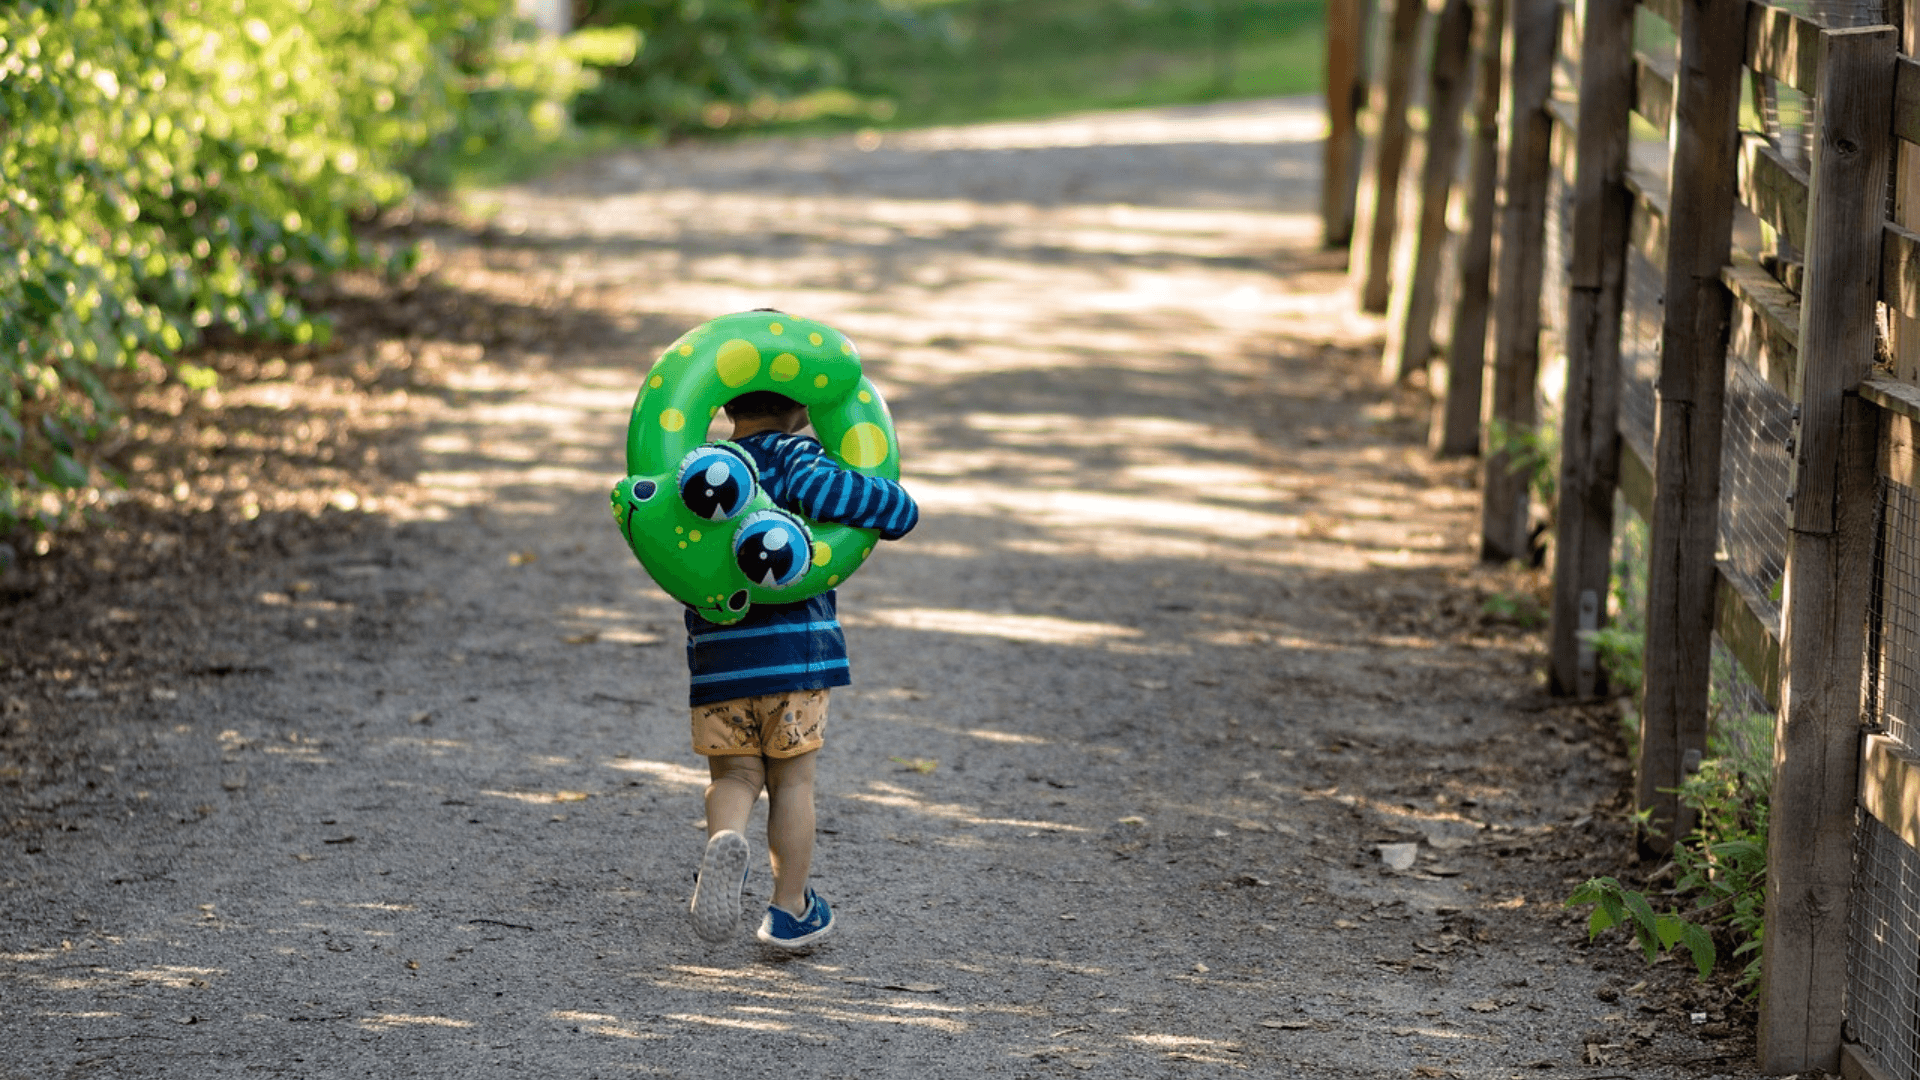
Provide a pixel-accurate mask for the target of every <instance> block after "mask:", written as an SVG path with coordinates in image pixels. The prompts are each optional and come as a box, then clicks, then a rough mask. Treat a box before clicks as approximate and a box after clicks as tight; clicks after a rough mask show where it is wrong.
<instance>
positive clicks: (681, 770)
mask: <svg viewBox="0 0 1920 1080" xmlns="http://www.w3.org/2000/svg"><path fill="white" fill-rule="evenodd" d="M602 764H603V765H605V766H606V767H607V768H609V769H618V770H620V771H621V772H637V773H646V774H647V775H649V776H654V777H658V778H659V779H661V780H665V781H667V782H668V783H672V784H685V785H686V786H688V787H699V788H704V787H706V786H707V782H708V781H709V780H711V779H712V776H710V775H709V774H708V773H707V772H706V770H704V769H696V768H693V767H691V766H688V765H682V764H680V763H678V762H673V761H650V760H647V759H645V758H616V759H615V760H612V761H606V762H602Z"/></svg>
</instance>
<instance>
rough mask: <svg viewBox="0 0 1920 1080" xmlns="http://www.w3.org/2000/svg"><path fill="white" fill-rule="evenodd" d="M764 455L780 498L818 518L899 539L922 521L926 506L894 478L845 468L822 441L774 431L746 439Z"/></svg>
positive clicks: (766, 482)
mask: <svg viewBox="0 0 1920 1080" xmlns="http://www.w3.org/2000/svg"><path fill="white" fill-rule="evenodd" d="M741 445H742V446H744V447H746V448H747V450H748V452H749V453H752V454H753V455H754V456H755V458H763V460H761V461H760V465H761V470H760V471H761V478H760V479H761V483H762V485H763V486H765V488H766V489H767V494H768V496H770V497H771V498H772V499H773V501H774V502H776V503H778V504H780V505H781V506H784V507H787V508H788V509H790V510H797V511H798V512H800V513H802V514H805V515H806V516H807V517H810V518H812V519H813V520H815V521H831V522H835V523H837V524H841V525H851V526H853V527H855V528H858V529H875V530H878V531H879V533H880V538H881V539H882V540H898V539H900V538H901V537H903V536H905V535H907V534H908V533H909V532H912V531H913V527H914V526H915V525H917V524H919V523H920V507H919V505H918V504H917V503H915V502H914V501H913V496H911V495H908V494H907V490H906V489H905V488H903V487H901V486H900V485H899V484H897V483H895V482H893V481H892V480H888V479H885V478H884V477H879V476H867V475H865V474H863V473H857V472H853V471H852V470H849V469H843V468H841V467H840V466H839V465H838V464H837V463H836V462H835V461H834V460H833V459H832V458H830V457H828V456H827V452H826V450H825V449H823V448H822V447H821V445H820V443H819V442H817V441H816V440H814V439H809V438H807V437H805V436H802V435H788V434H784V433H779V432H774V433H769V434H766V435H755V436H752V437H750V438H748V439H746V440H744V441H743V442H742V444H741Z"/></svg>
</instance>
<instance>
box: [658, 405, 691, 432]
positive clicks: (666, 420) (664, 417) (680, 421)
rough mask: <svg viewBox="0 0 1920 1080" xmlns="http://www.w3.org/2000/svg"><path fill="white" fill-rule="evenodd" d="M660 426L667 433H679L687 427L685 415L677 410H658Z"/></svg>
mask: <svg viewBox="0 0 1920 1080" xmlns="http://www.w3.org/2000/svg"><path fill="white" fill-rule="evenodd" d="M660 426H661V427H662V428H664V429H666V430H668V431H679V430H680V429H681V428H683V427H686V426H687V414H686V413H683V412H681V411H680V410H679V409H662V410H660Z"/></svg>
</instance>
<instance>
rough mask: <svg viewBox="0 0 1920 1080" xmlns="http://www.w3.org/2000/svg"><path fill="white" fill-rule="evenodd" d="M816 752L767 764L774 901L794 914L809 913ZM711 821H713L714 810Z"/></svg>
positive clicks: (709, 814) (768, 817) (769, 761)
mask: <svg viewBox="0 0 1920 1080" xmlns="http://www.w3.org/2000/svg"><path fill="white" fill-rule="evenodd" d="M814 754H815V751H812V750H809V751H807V752H806V753H804V754H798V755H795V756H794V757H790V758H768V759H767V763H766V784H767V807H768V808H767V851H768V853H769V854H771V855H772V856H773V902H774V903H775V904H778V905H779V906H780V907H781V908H783V909H785V910H786V911H787V912H788V913H789V914H792V915H794V916H800V915H804V914H806V908H807V875H808V873H810V872H811V871H812V869H813V762H814ZM708 821H709V823H711V821H712V811H711V810H709V811H708ZM709 827H711V825H709Z"/></svg>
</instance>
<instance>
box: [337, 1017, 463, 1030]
mask: <svg viewBox="0 0 1920 1080" xmlns="http://www.w3.org/2000/svg"><path fill="white" fill-rule="evenodd" d="M359 1025H360V1026H361V1027H363V1028H366V1029H368V1030H369V1031H391V1030H395V1029H398V1028H410V1027H438V1028H470V1027H472V1026H473V1021H471V1020H456V1019H454V1018H453V1017H450V1016H416V1015H413V1014H410V1013H380V1014H379V1015H377V1016H368V1017H363V1018H361V1019H360V1021H359Z"/></svg>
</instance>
